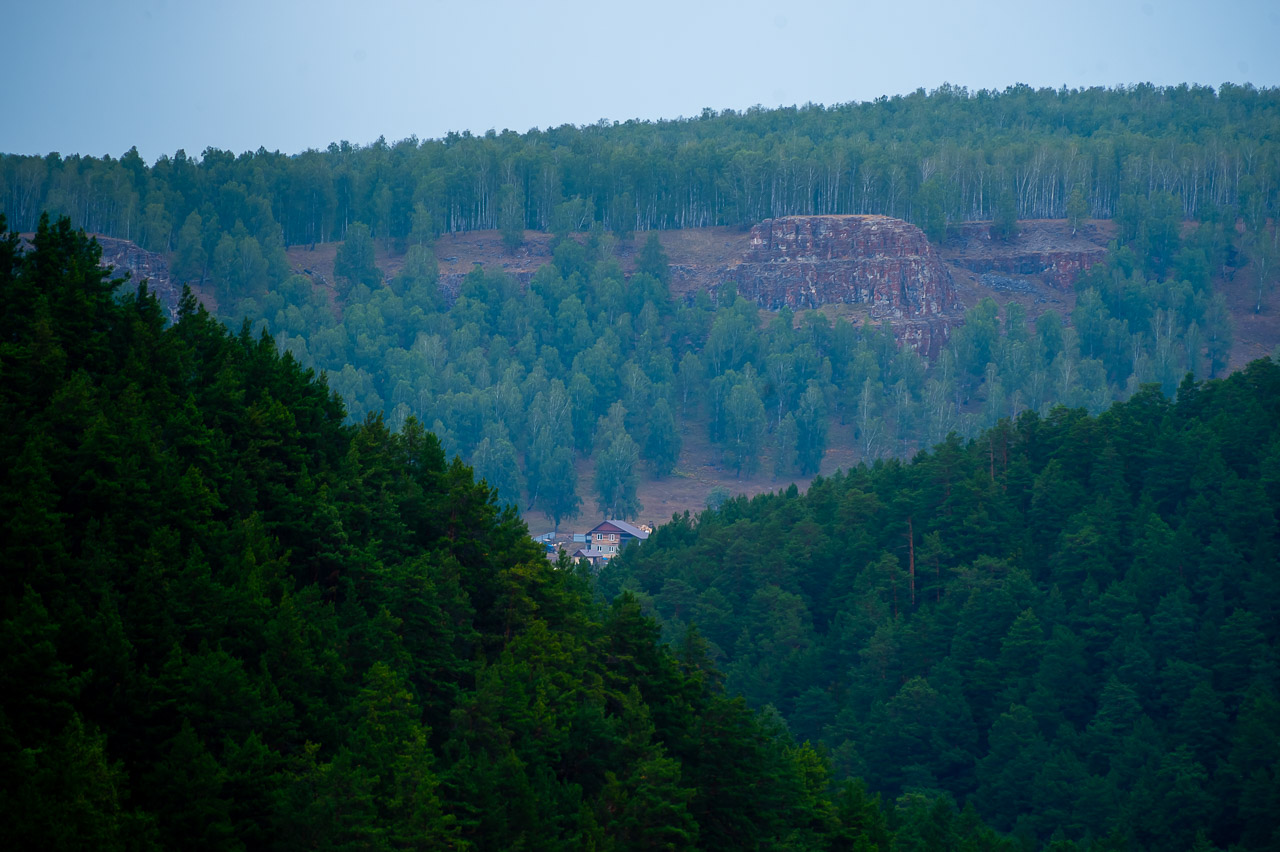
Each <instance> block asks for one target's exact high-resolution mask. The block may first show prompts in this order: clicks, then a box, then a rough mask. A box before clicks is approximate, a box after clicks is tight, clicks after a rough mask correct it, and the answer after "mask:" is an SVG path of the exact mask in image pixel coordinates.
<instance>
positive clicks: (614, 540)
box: [587, 519, 650, 560]
mask: <svg viewBox="0 0 1280 852" xmlns="http://www.w3.org/2000/svg"><path fill="white" fill-rule="evenodd" d="M649 532H650V531H649V529H648V528H647V527H637V526H634V525H632V524H629V523H627V522H626V521H618V520H613V519H610V520H607V521H601V522H600V523H599V524H597V525H596V526H595V528H594V529H592V530H591V532H589V533H587V546H588V547H589V548H590V549H592V550H598V551H600V552H601V553H602V554H603V555H604V558H605V559H606V560H608V559H612V558H613V557H615V556H617V555H618V554H619V553H621V552H622V549H623V548H624V547H626V546H627V545H628V544H630V543H631V542H633V541H644V540H645V539H646V538H648V537H649Z"/></svg>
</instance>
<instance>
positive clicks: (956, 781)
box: [599, 359, 1280, 850]
mask: <svg viewBox="0 0 1280 852" xmlns="http://www.w3.org/2000/svg"><path fill="white" fill-rule="evenodd" d="M1278 512H1280V364H1277V363H1276V362H1275V361H1273V360H1271V359H1264V360H1261V361H1256V362H1254V363H1252V364H1250V365H1249V366H1248V367H1247V368H1246V369H1245V370H1243V371H1242V372H1240V373H1237V374H1235V375H1232V376H1231V377H1229V378H1227V379H1224V380H1218V381H1209V382H1203V383H1196V382H1193V381H1191V380H1190V379H1188V380H1187V381H1186V382H1184V383H1183V384H1182V386H1181V387H1180V388H1179V389H1178V391H1177V395H1176V399H1169V398H1167V397H1165V396H1164V395H1163V394H1162V393H1161V392H1160V391H1159V390H1158V389H1157V388H1154V387H1147V388H1144V389H1143V390H1141V391H1140V392H1139V393H1137V394H1135V395H1134V396H1133V397H1132V398H1131V399H1129V400H1128V401H1127V402H1123V403H1117V404H1115V405H1113V406H1111V407H1110V408H1109V409H1108V410H1107V411H1105V412H1104V413H1102V414H1101V415H1099V416H1096V417H1091V416H1089V415H1087V414H1086V413H1085V412H1084V411H1083V410H1072V409H1067V408H1061V407H1060V408H1056V409H1054V410H1053V411H1052V412H1051V413H1050V414H1049V415H1048V416H1040V415H1038V414H1036V413H1034V412H1025V413H1023V414H1022V415H1021V416H1020V417H1018V418H1017V420H1016V422H1014V423H1009V422H1008V421H1003V422H1001V423H1000V424H999V425H997V426H996V427H995V428H993V429H990V430H988V431H986V432H983V433H982V434H981V435H980V436H979V437H977V438H976V439H974V440H970V441H967V442H966V441H961V440H959V439H957V438H956V437H955V436H954V435H953V436H952V437H951V438H949V439H948V440H946V441H945V442H943V443H941V444H939V445H937V446H936V447H935V448H934V449H933V450H932V451H930V452H927V453H921V454H919V455H917V456H916V457H915V458H914V459H913V460H912V461H911V462H910V463H905V462H899V461H896V460H895V461H880V462H877V463H875V464H874V465H873V466H865V465H863V466H859V467H857V468H856V469H854V470H851V471H849V472H847V473H843V474H839V475H836V476H832V477H828V478H822V479H819V480H816V481H815V482H814V483H813V485H812V487H811V488H810V489H809V491H808V492H807V493H806V494H803V495H801V494H798V493H797V492H796V491H795V490H794V488H793V489H792V490H790V491H787V492H783V493H777V494H773V495H770V496H761V497H757V498H755V499H752V500H747V499H746V498H738V499H735V500H731V501H729V502H727V503H726V504H724V505H723V507H721V508H720V509H719V511H714V512H706V513H704V514H702V515H700V516H698V517H697V518H696V519H695V518H690V517H688V516H686V517H683V518H677V519H675V520H674V521H673V522H672V523H670V524H666V525H663V526H662V527H660V528H659V529H658V530H657V531H656V532H655V534H654V535H653V536H652V537H651V538H650V539H649V540H648V541H647V542H646V543H645V544H644V545H642V546H641V547H639V548H636V549H633V550H631V551H628V552H626V553H625V554H623V555H622V556H621V557H619V558H618V559H617V560H615V561H614V562H613V563H612V564H611V565H609V567H608V568H606V569H605V571H604V572H603V573H602V575H601V577H600V581H599V582H600V586H601V588H602V589H603V590H604V591H606V592H607V593H608V594H616V593H618V592H619V591H620V590H623V589H629V590H633V591H634V593H635V594H636V595H637V596H639V597H640V598H641V600H642V601H643V602H644V604H645V606H646V607H647V608H649V609H650V611H654V612H656V613H658V614H659V615H660V616H661V617H662V619H663V621H664V624H665V628H664V629H665V630H666V631H667V634H668V635H669V636H671V637H673V638H679V637H682V636H684V635H685V633H686V630H687V625H696V627H697V629H698V630H699V631H700V632H701V633H702V634H703V635H704V636H705V637H706V638H707V639H708V640H709V642H710V643H711V647H712V649H713V655H714V656H715V658H716V659H717V660H718V661H719V663H720V664H721V665H722V666H723V667H724V669H725V671H726V672H727V683H728V687H729V689H730V690H731V691H734V692H740V693H741V694H743V695H745V696H746V697H747V699H748V700H749V701H750V702H751V703H752V704H754V705H756V706H765V705H771V706H772V707H774V708H776V709H777V711H778V712H779V713H780V714H781V715H782V717H783V718H784V719H785V720H786V722H787V724H788V726H789V727H790V730H791V731H792V733H793V734H794V735H795V736H796V737H798V738H801V739H813V740H815V741H817V740H822V741H824V742H825V743H826V745H827V746H828V747H829V748H830V749H831V753H832V754H833V756H834V758H835V761H836V765H837V767H838V768H840V769H841V770H842V771H845V772H851V773H858V774H863V775H865V777H867V778H869V779H871V780H872V784H873V785H875V786H876V787H877V788H878V789H879V790H881V791H882V792H883V793H884V794H885V795H886V796H888V797H890V798H892V797H896V796H899V795H902V794H907V793H910V794H915V795H922V796H926V797H954V799H955V801H957V802H960V803H966V804H970V805H973V806H974V807H976V809H977V811H978V813H979V814H980V815H981V816H982V817H983V818H984V819H986V820H988V821H990V823H991V824H992V825H994V826H995V827H997V828H999V829H1002V830H1010V831H1014V832H1016V833H1017V834H1018V835H1019V836H1022V837H1024V838H1025V839H1026V840H1027V841H1028V842H1031V841H1033V840H1036V839H1038V840H1039V841H1042V842H1044V841H1047V840H1049V839H1050V838H1053V837H1058V838H1065V839H1067V840H1071V841H1088V840H1089V839H1090V838H1094V839H1096V838H1099V837H1106V836H1123V837H1125V838H1127V843H1128V846H1127V848H1130V849H1151V850H1157V849H1189V848H1192V847H1193V844H1194V845H1195V846H1194V848H1197V849H1208V848H1214V847H1215V846H1216V847H1217V848H1228V847H1230V848H1232V849H1259V850H1260V849H1274V848H1276V844H1277V843H1278V842H1280V833H1278V830H1277V825H1280V823H1278V822H1277V819H1276V817H1277V814H1280V694H1278V691H1277V690H1278V688H1280V672H1278V669H1277V662H1278V657H1277V651H1278V650H1280V645H1278V642H1280V611H1278V606H1280V604H1278V601H1280V567H1278V566H1280V528H1278V525H1277V517H1278V514H1277V513H1278ZM1064 848H1070V847H1069V846H1068V847H1064Z"/></svg>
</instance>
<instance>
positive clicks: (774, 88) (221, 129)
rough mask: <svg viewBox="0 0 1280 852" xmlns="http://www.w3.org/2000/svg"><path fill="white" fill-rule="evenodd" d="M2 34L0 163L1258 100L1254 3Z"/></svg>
mask: <svg viewBox="0 0 1280 852" xmlns="http://www.w3.org/2000/svg"><path fill="white" fill-rule="evenodd" d="M3 20H4V22H5V29H6V30H7V37H6V38H4V42H5V49H4V52H3V54H0V64H3V66H4V69H5V74H4V80H5V83H6V84H7V85H6V86H5V95H6V99H7V100H8V101H9V104H8V107H7V108H6V109H4V110H3V111H0V152H5V153H16V154H42V155H43V154H47V153H49V152H51V151H57V152H59V153H61V154H63V155H68V154H84V155H93V156H101V155H103V154H109V155H111V156H113V157H118V156H120V155H121V154H123V153H124V152H126V151H127V150H128V149H129V148H130V147H131V146H136V147H137V148H138V151H139V153H140V154H141V155H142V157H143V158H144V159H145V160H146V161H147V162H148V163H151V162H154V161H155V160H156V158H158V157H159V156H161V155H162V154H170V155H171V154H173V153H174V152H176V151H177V150H178V149H180V148H181V149H183V150H185V151H186V152H187V153H188V154H189V155H192V156H197V155H198V154H199V153H200V152H201V151H203V150H205V149H206V148H209V147H214V148H220V149H223V150H230V151H232V152H233V153H237V154H238V153H242V152H244V151H251V150H257V149H258V148H259V147H265V148H266V149H267V150H273V151H274V150H278V151H281V152H284V153H286V154H296V153H299V152H301V151H304V150H306V149H308V148H324V147H326V146H327V145H328V144H329V143H330V142H336V141H340V140H347V141H350V142H352V143H354V144H358V145H367V144H369V143H371V142H373V141H375V140H376V139H377V138H378V137H379V136H382V137H385V138H386V140H387V141H388V142H395V141H398V140H400V139H405V138H408V137H410V136H416V137H417V138H419V139H433V138H440V137H442V136H444V135H445V134H446V133H448V132H450V131H457V132H461V131H464V130H469V131H471V132H472V133H476V134H480V133H484V132H485V131H487V130H490V129H494V130H498V131H501V130H503V129H511V130H515V131H518V132H524V131H527V130H529V129H531V128H534V127H539V128H547V127H556V126H560V125H563V124H574V125H583V124H592V123H595V122H597V121H599V120H600V119H606V120H609V121H626V120H628V119H632V118H638V119H647V120H659V119H672V118H679V117H682V116H693V115H697V114H699V113H700V112H702V110H703V109H704V108H706V107H710V108H712V109H715V110H723V109H735V110H740V109H746V108H748V107H752V106H756V105H760V106H764V107H775V106H784V105H785V106H789V105H792V104H804V103H817V104H825V105H833V104H839V103H848V102H855V101H868V100H872V99H874V98H876V97H879V96H881V95H894V94H905V93H908V92H912V91H915V90H916V89H918V88H924V89H926V90H930V89H934V88H937V87H938V86H939V85H941V84H943V83H950V84H952V85H955V86H965V87H967V88H969V89H970V90H975V91H976V90H978V89H984V88H987V89H1004V88H1005V87H1007V86H1010V85H1014V84H1018V83H1025V84H1028V85H1031V86H1034V87H1037V88H1038V87H1042V86H1050V87H1054V88H1058V87H1061V86H1067V87H1070V88H1077V87H1087V86H1117V85H1124V84H1132V83H1154V84H1156V85H1176V84H1179V83H1184V82H1185V83H1192V84H1202V85H1210V86H1215V87H1216V86H1218V85H1220V84H1222V83H1224V82H1231V83H1237V84H1244V83H1251V84H1253V85H1254V86H1257V87H1259V88H1261V87H1275V86H1280V50H1278V49H1277V48H1276V46H1277V45H1280V2H1276V0H1271V2H1265V0H1217V2H1209V0H1198V2H1183V0H1176V2H1160V1H1159V0H1145V2H1144V1H1143V0H1138V2H1133V1H1132V0H1109V2H1097V0H1056V2H1040V0H1022V2H1007V0H985V2H962V0H956V2H937V3H921V2H908V0H876V2H865V0H791V2H786V3H784V2H780V0H773V2H757V0H737V2H721V0H708V2H700V0H683V2H670V0H646V2H631V3H616V2H610V0H591V2H578V0H562V1H561V2H537V0H525V2H506V0H451V2H435V1H434V0H420V2H408V0H397V1H396V2H390V1H388V2H380V1H379V0H364V2H361V3H358V4H357V3H355V2H347V3H341V2H330V0H306V2H294V0H287V2H286V0H279V2H277V1H276V0H213V2H191V0H136V2H116V0H95V2H84V0H36V2H25V3H18V4H14V5H13V6H12V7H11V8H9V9H7V10H6V12H5V14H4V16H3Z"/></svg>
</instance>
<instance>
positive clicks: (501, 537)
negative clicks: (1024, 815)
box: [0, 218, 1012, 850]
mask: <svg viewBox="0 0 1280 852" xmlns="http://www.w3.org/2000/svg"><path fill="white" fill-rule="evenodd" d="M98 259H99V249H98V248H97V246H96V244H95V243H94V242H93V241H91V240H89V239H87V238H86V237H85V235H84V234H83V232H77V231H74V230H72V229H71V228H70V226H69V223H68V222H67V220H65V219H63V220H61V221H58V222H56V223H50V221H49V220H48V219H42V220H41V222H39V223H38V227H37V230H36V233H35V235H34V238H33V240H32V242H31V244H30V246H28V247H23V246H22V245H21V244H20V243H19V241H18V239H17V237H16V235H15V234H9V233H7V232H6V231H5V228H4V222H3V219H2V218H0V445H2V451H0V504H2V505H3V511H2V512H0V517H2V518H3V524H2V525H0V554H2V557H0V558H2V559H3V564H4V565H5V570H4V572H3V575H2V579H0V637H3V644H4V649H5V653H4V657H3V660H2V661H0V819H2V820H3V823H4V826H5V829H4V836H5V841H6V847H7V848H11V849H41V850H47V849H84V848H93V849H228V850H244V849H276V850H283V849H407V848H441V849H443V848H453V849H493V850H509V849H516V848H563V849H575V850H577V849H640V848H665V849H692V848H705V849H743V848H760V847H769V848H786V849H880V850H888V849H889V848H891V845H892V844H893V843H894V842H895V838H897V839H901V840H903V841H907V840H909V839H912V838H915V839H916V840H917V841H918V840H919V839H920V838H924V837H927V836H935V835H936V836H940V837H945V838H950V839H952V840H954V841H956V842H960V841H963V842H965V843H967V844H970V845H972V846H973V847H974V848H979V847H980V848H1012V847H1011V846H1009V845H1008V844H1007V843H1006V842H1005V841H1002V840H1000V838H999V837H998V836H997V835H996V834H994V833H993V832H992V831H991V830H990V829H988V828H985V827H984V826H983V825H982V824H981V823H980V822H979V821H978V820H977V818H976V817H975V816H974V814H973V813H972V811H968V812H965V813H958V812H957V811H956V810H955V809H954V808H952V807H951V806H950V805H949V804H945V803H944V804H943V805H941V806H940V805H938V804H937V803H934V802H931V801H926V800H923V799H911V800H903V801H902V802H899V803H888V804H885V805H883V806H882V805H881V803H880V800H879V798H878V797H876V796H873V795H871V794H869V793H868V792H867V791H866V788H865V787H864V786H862V785H860V784H858V783H837V781H836V779H835V776H834V775H833V773H832V771H831V768H830V764H829V762H828V761H827V760H826V759H825V757H824V756H823V755H822V754H821V753H820V752H818V751H817V750H815V749H814V748H812V747H810V746H808V745H797V744H796V743H795V742H794V741H793V740H791V739H790V738H789V737H788V736H787V735H786V734H785V731H783V730H782V729H781V728H780V727H779V726H778V725H777V723H776V720H773V719H770V718H767V717H758V716H756V715H755V714H753V712H751V711H749V710H748V709H747V707H746V706H745V704H744V703H743V702H742V701H741V700H740V699H736V698H732V697H730V696H729V695H728V694H727V693H726V692H724V691H723V689H722V688H721V687H720V685H719V681H720V678H719V676H718V675H717V674H716V673H715V671H714V670H713V669H712V668H710V667H709V666H708V665H707V663H706V656H705V653H704V650H703V645H702V644H701V642H700V640H699V639H698V638H697V637H696V636H695V635H692V634H691V635H690V636H689V637H687V641H686V642H685V643H684V644H683V645H682V647H681V648H680V649H679V650H678V651H673V650H671V649H669V648H668V647H666V646H665V645H662V644H659V642H658V641H657V640H658V628H657V626H656V624H655V623H654V622H652V621H651V620H649V619H648V618H647V617H645V616H644V615H643V614H642V613H641V611H640V607H639V604H638V603H637V602H636V601H635V600H634V599H630V598H628V597H626V596H623V597H621V598H619V599H618V600H616V601H615V602H613V603H612V604H611V605H609V606H604V607H602V606H599V605H596V604H594V603H592V601H591V595H590V592H589V590H588V586H587V582H586V580H585V578H584V577H583V576H581V575H580V574H579V573H578V572H577V571H575V570H574V569H573V568H572V566H570V565H569V563H567V562H565V561H561V562H560V563H559V564H552V563H550V562H548V561H547V560H546V559H545V557H544V556H543V554H542V552H541V549H540V548H539V547H537V546H536V545H535V544H534V542H533V541H532V540H531V539H530V538H529V536H528V531H527V529H526V528H525V527H524V525H523V524H522V523H520V522H519V520H518V518H517V517H516V516H515V515H514V513H512V512H511V511H510V510H504V509H500V508H499V507H498V505H497V503H496V501H495V499H494V494H493V493H492V491H491V490H490V489H489V488H488V487H487V486H485V485H484V484H483V483H480V484H477V483H476V482H475V481H474V479H473V476H472V471H471V470H470V468H468V467H466V466H464V465H463V464H461V463H460V462H459V461H457V460H456V459H455V460H454V461H453V462H452V463H450V462H447V461H446V458H445V455H444V453H443V451H442V449H441V447H440V445H439V443H438V441H437V440H436V439H435V438H434V437H433V436H432V435H431V434H430V433H428V432H426V431H425V430H424V429H423V428H422V427H421V426H419V425H418V424H417V423H416V422H415V421H412V420H409V421H407V422H406V423H405V424H403V427H402V428H401V429H400V430H399V431H398V432H396V433H392V432H391V431H389V430H388V429H387V428H386V426H385V424H384V423H383V422H382V420H381V419H380V418H379V417H377V416H370V417H368V418H366V419H365V420H364V421H363V422H361V423H359V424H356V425H350V424H347V423H346V422H345V419H346V418H345V411H344V409H343V405H342V402H341V401H340V399H338V398H337V397H336V396H334V395H333V394H331V393H330V391H329V390H328V388H327V387H326V385H325V384H324V382H323V381H322V380H317V378H316V377H315V376H314V374H312V373H311V372H310V371H307V370H304V369H303V368H301V367H300V366H299V365H298V364H297V362H296V361H295V360H294V359H293V358H292V357H291V356H290V355H288V354H287V353H286V354H280V353H279V351H278V349H277V347H276V345H275V343H274V341H273V340H272V339H271V338H270V337H269V336H266V335H264V336H261V337H254V336H252V335H250V334H249V332H248V329H247V327H246V328H245V330H244V331H242V332H241V333H240V334H238V335H233V334H231V333H229V332H228V331H227V330H226V329H225V328H224V326H223V325H222V324H221V323H220V322H218V321H217V320H215V319H214V318H212V317H211V316H209V315H208V314H207V313H206V312H205V311H204V310H203V309H201V308H200V307H199V306H198V305H197V303H196V302H195V300H194V299H192V298H190V297H189V296H188V298H187V299H185V300H184V302H183V305H182V310H181V312H180V316H179V318H178V320H177V321H176V322H175V323H173V324H172V325H170V324H168V323H167V322H166V320H165V317H164V313H163V312H162V310H161V308H160V306H159V304H158V303H157V302H156V300H155V299H154V298H152V297H151V296H150V295H149V294H148V293H147V291H146V289H145V287H143V288H140V289H139V290H138V291H137V292H136V293H132V294H127V295H124V296H123V297H116V295H115V294H116V291H117V289H118V286H119V283H120V282H119V281H116V280H112V279H110V277H109V276H108V274H107V273H106V272H104V271H103V270H102V269H100V268H99V266H98ZM913 842H915V841H913Z"/></svg>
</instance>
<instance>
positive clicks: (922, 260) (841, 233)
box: [726, 216, 959, 320]
mask: <svg viewBox="0 0 1280 852" xmlns="http://www.w3.org/2000/svg"><path fill="white" fill-rule="evenodd" d="M726 272H727V273H728V276H729V277H730V278H731V279H732V280H733V281H734V282H735V283H736V284H737V285H738V292H739V293H741V294H742V295H743V296H745V297H747V298H749V299H752V300H754V301H755V302H757V303H759V304H760V305H761V306H762V307H766V308H770V309H773V310H777V309H778V308H781V307H782V306H783V305H786V306H787V307H790V308H792V309H806V308H815V307H817V306H818V305H824V304H829V303H832V302H844V303H857V304H867V305H870V306H871V315H872V316H873V317H875V318H878V319H894V320H921V319H929V318H933V317H940V316H942V315H944V314H948V313H950V312H951V311H952V310H954V309H955V308H956V307H957V306H958V304H959V300H958V299H957V298H956V294H955V289H954V285H953V282H952V280H951V273H950V272H948V271H947V269H946V267H945V266H943V264H942V263H941V262H940V261H939V260H938V257H937V255H936V254H935V253H934V251H933V247H932V246H931V245H930V244H929V241H928V239H926V238H925V235H924V233H923V232H922V231H921V230H920V229H919V228H917V227H916V226H914V225H911V224H909V223H907V222H904V221H902V220H901V219H893V218H890V217H888V216H786V217H783V218H779V219H766V220H765V221H763V222H761V223H760V224H759V225H756V226H755V227H754V228H752V229H751V243H750V248H749V249H748V250H747V253H746V256H745V257H744V259H743V262H742V263H740V264H737V265H736V266H733V267H730V268H729V269H727V270H726Z"/></svg>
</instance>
